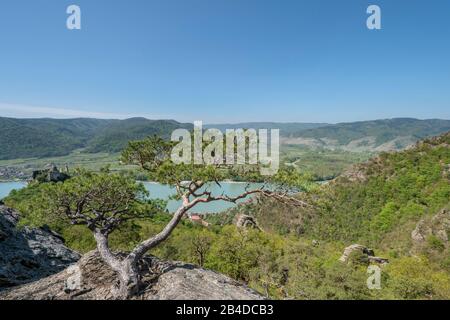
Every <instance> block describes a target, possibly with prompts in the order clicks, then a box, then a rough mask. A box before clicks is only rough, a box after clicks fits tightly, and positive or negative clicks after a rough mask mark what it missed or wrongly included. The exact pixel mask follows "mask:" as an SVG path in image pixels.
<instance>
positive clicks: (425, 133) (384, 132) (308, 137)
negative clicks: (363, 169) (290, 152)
mask: <svg viewBox="0 0 450 320" xmlns="http://www.w3.org/2000/svg"><path fill="white" fill-rule="evenodd" d="M447 131H450V120H441V119H429V120H418V119H413V118H394V119H385V120H373V121H360V122H349V123H338V124H335V125H327V126H322V127H317V128H312V129H307V130H299V131H297V132H293V133H291V134H290V135H284V136H283V139H282V143H284V144H293V145H306V146H310V147H321V148H326V149H342V150H347V151H373V152H379V151H390V150H401V149H404V148H406V147H408V146H410V145H412V144H414V143H415V142H417V141H418V140H421V139H424V138H428V137H431V136H436V135H439V134H442V133H444V132H447Z"/></svg>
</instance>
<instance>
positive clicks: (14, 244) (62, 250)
mask: <svg viewBox="0 0 450 320" xmlns="http://www.w3.org/2000/svg"><path fill="white" fill-rule="evenodd" d="M18 220H19V214H18V213H17V212H16V211H14V210H12V209H10V208H7V207H5V206H0V230H1V232H0V290H2V289H4V288H5V287H11V286H16V285H19V284H23V283H27V282H30V281H34V280H37V279H40V278H42V277H46V276H49V275H51V274H55V273H57V272H59V271H61V270H63V269H64V268H66V267H67V266H68V265H70V264H72V263H75V262H76V261H78V259H79V258H80V255H79V254H78V253H76V252H74V251H72V250H70V249H69V248H67V247H66V246H65V245H64V242H63V240H62V238H61V236H57V235H56V234H55V233H54V232H50V231H48V230H45V229H40V228H29V227H24V228H17V222H18Z"/></svg>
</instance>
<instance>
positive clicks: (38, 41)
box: [0, 0, 450, 123]
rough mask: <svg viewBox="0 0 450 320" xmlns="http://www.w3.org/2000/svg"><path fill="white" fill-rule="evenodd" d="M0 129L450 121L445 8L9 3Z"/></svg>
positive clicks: (251, 2) (436, 0)
mask: <svg viewBox="0 0 450 320" xmlns="http://www.w3.org/2000/svg"><path fill="white" fill-rule="evenodd" d="M70 4H77V5H79V6H80V7H81V10H82V30H79V31H70V30H67V29H66V18H67V14H66V8H67V6H68V5H70ZM370 4H377V5H379V6H380V7H381V10H382V30H378V31H371V30H368V29H367V28H366V19H367V17H368V15H367V14H366V9H367V7H368V6H369V5H370ZM0 116H15V117H43V116H52V117H76V116H89V117H101V118H125V117H131V116H145V117H148V118H172V119H176V120H179V121H193V120H203V121H205V122H210V123H224V122H241V121H284V122H287V121H297V122H333V123H334V122H344V121H357V120H368V119H377V118H391V117H417V118H446V119H450V1H447V0H432V1H425V0H395V1H392V0H389V1H381V0H372V1H363V0H342V1H335V0H328V1H324V0H314V1H313V0H308V1H301V0H293V1H288V0H281V1H280V0H278V1H275V0H263V1H261V0H178V1H175V0H158V1H154V0H128V1H124V0H109V1H105V0H95V1H93V0H71V1H65V0H34V1H29V0H14V1H12V0H8V1H6V0H5V1H2V2H1V4H0Z"/></svg>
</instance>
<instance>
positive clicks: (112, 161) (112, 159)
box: [0, 149, 126, 175]
mask: <svg viewBox="0 0 450 320" xmlns="http://www.w3.org/2000/svg"><path fill="white" fill-rule="evenodd" d="M119 156H120V154H119V153H104V152H101V153H84V152H83V150H82V149H80V150H76V151H74V152H72V153H71V154H70V155H67V156H62V157H50V158H29V159H14V160H0V167H10V168H17V169H19V170H20V171H22V172H25V173H27V174H30V175H31V173H32V171H33V170H37V169H41V168H43V167H45V166H46V165H47V164H50V163H52V164H55V165H56V166H57V167H60V168H64V166H65V165H67V166H69V169H73V168H77V167H83V168H86V169H89V170H93V171H98V170H100V169H101V168H102V167H105V166H108V165H109V166H110V167H111V170H112V171H119V170H123V169H126V166H123V165H121V164H120V163H119Z"/></svg>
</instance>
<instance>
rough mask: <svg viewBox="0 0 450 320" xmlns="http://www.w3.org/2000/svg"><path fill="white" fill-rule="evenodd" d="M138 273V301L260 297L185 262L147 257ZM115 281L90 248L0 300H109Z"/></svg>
mask: <svg viewBox="0 0 450 320" xmlns="http://www.w3.org/2000/svg"><path fill="white" fill-rule="evenodd" d="M139 273H140V275H141V279H142V283H143V286H142V292H141V294H140V295H139V296H137V297H136V298H135V299H138V300H178V299H179V300H181V299H189V300H208V299H214V300H227V299H237V300H242V299H244V300H259V299H263V297H262V296H261V295H259V294H258V293H256V292H255V291H253V290H251V289H249V288H247V287H246V286H244V285H242V284H241V283H239V282H237V281H235V280H232V279H231V278H228V277H227V276H224V275H221V274H218V273H216V272H213V271H210V270H205V269H202V268H199V267H197V266H194V265H190V264H186V263H181V262H166V261H161V260H159V259H157V258H155V257H152V256H146V257H145V258H144V259H143V260H141V262H140V265H139ZM117 282H118V279H117V276H116V274H115V273H114V272H113V271H112V270H111V269H110V268H109V267H108V266H106V265H105V264H104V263H103V261H102V260H101V258H100V257H99V255H98V253H97V251H92V252H90V253H88V254H86V255H85V256H83V257H82V258H81V259H80V261H79V262H78V263H77V264H75V265H72V266H70V267H69V268H67V269H65V270H64V271H62V272H60V273H58V274H56V275H53V276H50V277H47V278H44V279H41V280H39V281H36V282H33V283H29V284H26V285H22V286H20V287H17V288H12V289H9V290H7V291H4V292H1V293H0V300H5V299H6V300H20V299H26V300H49V299H51V300H55V299H56V300H72V299H74V300H109V299H113V292H114V286H115V285H116V284H117Z"/></svg>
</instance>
